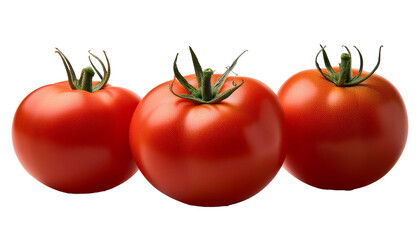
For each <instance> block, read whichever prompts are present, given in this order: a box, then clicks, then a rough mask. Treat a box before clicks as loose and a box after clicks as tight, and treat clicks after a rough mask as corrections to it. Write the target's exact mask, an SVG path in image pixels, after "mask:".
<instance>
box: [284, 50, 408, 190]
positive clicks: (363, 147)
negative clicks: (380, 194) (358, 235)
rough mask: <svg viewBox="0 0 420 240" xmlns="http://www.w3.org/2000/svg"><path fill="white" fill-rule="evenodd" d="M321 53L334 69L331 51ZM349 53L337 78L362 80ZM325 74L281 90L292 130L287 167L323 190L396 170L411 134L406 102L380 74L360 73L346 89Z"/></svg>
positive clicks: (311, 73)
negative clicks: (329, 59) (329, 55)
mask: <svg viewBox="0 0 420 240" xmlns="http://www.w3.org/2000/svg"><path fill="white" fill-rule="evenodd" d="M347 50H348V49H347ZM321 51H322V52H323V53H324V60H325V61H326V66H327V68H330V64H329V62H328V58H327V57H326V53H325V50H324V49H322V50H321ZM318 54H319V53H318ZM349 54H350V52H349ZM349 54H343V55H342V59H343V61H342V63H341V64H340V66H341V69H340V70H339V68H334V72H336V73H338V74H337V75H335V74H334V72H333V73H332V74H331V75H335V76H337V77H338V78H337V79H339V78H340V76H339V75H340V74H339V73H340V72H343V74H342V75H341V76H343V75H345V74H349V73H350V74H349V75H348V76H355V75H356V77H357V73H358V71H357V70H356V69H351V68H350V67H351V65H350V64H348V62H347V60H351V59H350V58H349V57H350V55H349ZM379 56H380V55H379ZM379 59H380V58H379ZM378 65H379V61H378ZM378 65H377V66H376V67H375V69H374V70H376V68H377V67H378ZM317 66H318V65H317ZM346 66H347V69H346ZM330 70H331V68H330ZM330 70H328V71H329V72H330V73H331V71H330ZM322 71H323V74H321V73H320V72H319V71H318V70H317V69H312V70H305V71H302V72H299V73H297V74H295V75H293V76H292V77H290V78H289V79H288V80H287V81H286V82H285V83H284V85H283V86H282V87H281V89H280V90H279V92H278V97H279V99H280V102H281V103H282V106H283V108H284V112H285V116H286V126H287V131H288V152H287V154H286V160H285V163H284V167H285V168H286V170H287V171H288V172H290V173H291V174H292V175H294V176H295V177H296V178H298V179H300V180H301V181H303V182H305V183H307V184H309V185H312V186H315V187H318V188H323V189H340V190H351V189H355V188H359V187H363V186H366V185H368V184H371V183H373V182H375V181H377V180H378V179H380V178H381V177H383V176H384V175H385V174H386V173H387V172H388V171H389V170H390V169H391V168H392V167H393V166H394V164H395V163H396V162H397V160H398V158H399V157H400V155H401V153H402V151H403V148H404V146H405V142H406V139H407V132H408V120H407V113H406V109H405V106H404V102H403V100H402V98H401V96H400V94H399V93H398V91H397V89H396V88H395V87H394V86H393V85H392V84H391V83H390V82H388V81H387V80H386V79H385V78H383V77H381V76H379V75H376V74H373V75H371V76H370V77H369V78H367V79H363V78H365V76H367V75H368V73H367V72H362V71H360V73H361V75H360V76H359V78H358V79H356V78H354V79H351V78H349V79H347V80H345V81H344V82H343V81H342V82H341V83H342V84H343V85H342V86H341V87H340V86H336V85H335V84H334V83H333V82H330V81H327V80H326V79H325V78H324V77H323V75H325V74H327V73H326V71H327V70H326V69H323V70H322ZM346 72H347V73H346ZM327 77H330V76H327ZM337 79H336V80H337ZM344 79H345V77H344V78H343V80H344ZM333 80H334V79H333ZM360 80H365V81H363V82H361V81H360ZM355 82H356V84H352V83H355ZM357 82H358V83H357ZM360 82H361V83H360ZM335 83H336V84H338V81H336V82H335Z"/></svg>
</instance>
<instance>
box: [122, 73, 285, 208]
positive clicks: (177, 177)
mask: <svg viewBox="0 0 420 240" xmlns="http://www.w3.org/2000/svg"><path fill="white" fill-rule="evenodd" d="M218 76H220V75H218V74H215V75H214V76H213V77H212V81H213V83H214V81H215V80H216V79H217V77H218ZM185 78H186V79H187V80H188V81H189V82H190V83H191V84H192V85H195V82H196V80H195V75H188V76H186V77H185ZM241 79H243V80H244V84H243V85H242V86H241V87H240V88H239V89H238V90H236V91H235V92H234V93H233V94H232V95H231V96H230V97H229V98H227V99H225V100H223V101H222V102H220V103H218V104H201V105H200V104H196V103H194V102H192V101H190V100H186V99H181V98H178V97H176V96H174V95H173V94H172V93H171V92H170V91H169V89H168V87H169V86H168V84H169V82H166V83H163V84H161V85H159V86H157V87H156V88H154V89H153V90H151V91H150V92H149V93H148V94H147V95H146V96H145V97H144V98H143V100H142V102H141V103H140V105H139V106H138V107H137V109H136V111H135V113H134V115H133V119H132V122H131V127H130V144H131V149H132V152H133V156H134V159H135V160H136V162H137V164H138V166H139V168H140V170H141V172H142V173H143V175H144V176H145V177H146V178H147V180H148V181H149V182H150V183H151V184H152V185H153V186H155V187H156V188H157V189H158V190H160V191H161V192H163V193H164V194H166V195H168V196H170V197H172V198H174V199H176V200H178V201H181V202H184V203H187V204H190V205H198V206H224V205H230V204H233V203H237V202H240V201H242V200H245V199H247V198H249V197H251V196H253V195H255V194H256V193H258V192H259V191H260V190H262V189H263V188H264V187H265V186H266V185H267V184H268V183H269V182H270V181H271V180H272V179H273V177H274V176H275V175H276V174H277V172H278V171H279V169H280V167H281V165H282V163H283V161H284V155H285V148H284V139H283V138H284V132H283V125H282V123H283V121H284V117H283V111H282V109H281V106H280V104H279V101H278V99H277V96H276V95H275V93H274V92H272V91H271V90H270V89H269V88H268V87H267V86H265V85H264V84H262V83H261V82H259V81H257V80H255V79H251V78H246V77H238V78H237V79H236V82H239V81H241ZM232 80H233V77H228V78H227V80H226V82H225V84H224V86H223V88H222V89H221V91H224V90H226V89H228V88H230V87H232ZM195 86H196V85H195ZM173 89H174V92H176V93H178V94H186V91H185V90H184V89H183V88H182V86H181V85H180V84H179V83H178V82H175V83H174V86H173Z"/></svg>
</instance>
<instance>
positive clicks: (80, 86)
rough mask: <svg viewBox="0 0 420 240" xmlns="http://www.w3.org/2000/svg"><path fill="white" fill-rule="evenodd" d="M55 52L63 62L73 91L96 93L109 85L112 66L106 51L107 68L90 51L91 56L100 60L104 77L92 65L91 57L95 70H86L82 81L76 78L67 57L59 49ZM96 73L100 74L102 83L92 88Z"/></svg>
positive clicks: (81, 76) (81, 77)
mask: <svg viewBox="0 0 420 240" xmlns="http://www.w3.org/2000/svg"><path fill="white" fill-rule="evenodd" d="M55 52H56V53H58V55H60V58H61V60H62V61H63V64H64V67H65V69H66V72H67V77H68V83H69V85H70V87H71V89H74V90H84V91H88V92H96V91H99V90H101V89H102V88H103V87H104V86H105V85H106V84H107V83H108V80H109V77H110V74H111V66H110V64H109V60H108V56H107V55H106V53H105V51H103V52H104V55H105V59H106V62H107V68H105V64H104V63H103V62H102V60H101V59H100V58H99V57H97V56H96V55H94V54H93V53H91V52H90V51H89V54H90V55H91V56H93V57H94V58H95V59H96V60H98V62H99V63H100V64H101V66H102V69H103V72H104V75H103V76H102V74H101V73H100V72H99V71H98V69H96V67H95V65H94V64H93V63H92V60H91V59H90V56H89V62H90V63H91V65H92V67H93V69H92V68H91V67H86V68H84V69H83V70H82V73H81V75H80V79H77V78H76V74H75V73H74V70H73V67H72V66H71V64H70V61H69V60H68V59H67V57H66V56H65V55H64V54H63V53H62V52H61V51H60V50H59V49H58V48H56V51H55ZM95 72H96V73H97V74H98V76H99V78H100V79H101V81H100V82H99V83H97V84H96V85H95V86H92V83H93V82H92V78H93V76H94V75H95Z"/></svg>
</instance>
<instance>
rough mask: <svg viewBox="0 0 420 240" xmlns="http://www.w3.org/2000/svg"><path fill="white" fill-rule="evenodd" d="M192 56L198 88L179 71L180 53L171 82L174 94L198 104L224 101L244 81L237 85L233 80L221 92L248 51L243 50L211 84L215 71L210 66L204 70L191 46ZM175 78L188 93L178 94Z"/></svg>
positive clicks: (170, 89)
mask: <svg viewBox="0 0 420 240" xmlns="http://www.w3.org/2000/svg"><path fill="white" fill-rule="evenodd" d="M190 52H191V58H192V61H193V64H194V70H195V75H196V79H197V83H198V89H197V88H195V87H194V86H192V85H191V84H190V83H189V82H188V81H187V80H186V79H185V78H184V77H183V76H182V74H181V73H180V72H179V70H178V66H177V64H176V62H177V60H178V54H176V56H175V60H174V64H173V70H174V74H175V79H174V81H172V82H171V83H170V84H169V91H171V93H172V94H174V95H175V96H177V97H179V98H184V99H189V100H191V101H193V102H195V103H198V104H215V103H219V102H221V101H223V100H224V99H226V98H228V97H229V96H230V95H231V94H232V93H233V92H234V91H236V89H238V88H239V87H240V86H242V84H243V83H244V81H243V80H242V82H241V84H239V85H237V84H236V83H235V82H232V85H233V87H232V88H230V89H228V90H226V91H224V92H222V93H220V89H221V88H222V86H223V84H224V83H225V80H226V78H227V77H228V75H229V73H230V72H231V71H232V70H233V68H234V67H235V65H236V62H237V61H238V59H239V58H240V57H241V56H242V54H244V53H245V52H246V51H244V52H242V53H241V54H240V55H239V56H238V57H237V58H236V59H235V61H233V63H232V65H231V66H230V67H228V69H227V70H226V71H225V72H224V73H223V74H222V75H220V77H219V78H218V79H217V80H216V82H215V83H214V84H213V85H211V78H212V76H213V73H214V71H213V70H212V69H210V68H207V69H205V70H204V71H203V70H202V68H201V65H200V63H199V62H198V59H197V56H196V55H195V53H194V51H193V50H192V48H191V47H190ZM175 80H178V82H179V83H180V84H181V85H182V86H183V87H184V88H185V90H187V92H188V94H177V93H175V92H174V91H173V84H174V82H175Z"/></svg>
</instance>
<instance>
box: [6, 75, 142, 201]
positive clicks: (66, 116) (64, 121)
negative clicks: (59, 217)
mask: <svg viewBox="0 0 420 240" xmlns="http://www.w3.org/2000/svg"><path fill="white" fill-rule="evenodd" d="M92 76H93V75H92ZM139 101H140V98H139V97H138V96H137V95H136V94H134V93H133V92H131V91H129V90H127V89H123V88H118V87H113V86H111V85H108V84H107V85H105V86H104V87H103V88H102V89H100V90H98V91H96V92H93V93H92V92H88V91H84V90H73V89H72V88H71V87H70V86H69V83H68V82H60V83H56V84H51V85H47V86H44V87H41V88H39V89H37V90H35V91H33V92H32V93H31V94H29V95H28V96H27V97H26V98H25V99H24V100H23V101H22V103H21V104H20V105H19V107H18V109H17V111H16V114H15V117H14V121H13V127H12V137H13V145H14V148H15V151H16V155H17V157H18V159H19V160H20V162H21V164H22V165H23V167H24V168H25V169H26V170H27V171H28V172H29V173H30V174H31V175H32V176H33V177H34V178H36V179H37V180H39V181H40V182H42V183H43V184H45V185H47V186H49V187H51V188H54V189H56V190H59V191H63V192H68V193H90V192H97V191H104V190H107V189H110V188H113V187H115V186H117V185H119V184H121V183H123V182H124V181H126V180H127V179H129V178H130V177H131V176H132V175H133V174H134V173H136V171H137V166H136V164H135V162H134V161H133V159H132V155H131V152H130V147H129V142H128V129H129V124H130V120H131V116H132V114H133V112H134V110H135V108H136V106H137V104H138V103H139Z"/></svg>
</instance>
